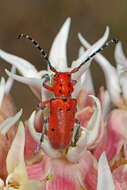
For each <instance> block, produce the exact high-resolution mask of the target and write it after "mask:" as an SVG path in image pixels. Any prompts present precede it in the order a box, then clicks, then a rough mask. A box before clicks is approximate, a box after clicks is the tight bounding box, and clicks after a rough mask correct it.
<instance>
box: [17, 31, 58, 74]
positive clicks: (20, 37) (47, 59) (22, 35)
mask: <svg viewBox="0 0 127 190" xmlns="http://www.w3.org/2000/svg"><path fill="white" fill-rule="evenodd" d="M22 38H26V39H28V40H30V41H32V43H33V44H34V46H35V47H36V48H38V49H39V51H40V53H41V54H42V55H43V57H44V59H45V60H46V61H47V62H48V65H49V67H50V69H51V70H52V71H53V72H55V69H54V67H53V66H52V65H51V63H50V61H49V58H48V55H47V54H46V53H45V52H44V50H43V49H42V48H41V47H40V45H39V43H37V42H36V41H35V40H33V39H32V38H31V37H30V36H29V35H28V34H19V35H18V37H17V39H22Z"/></svg>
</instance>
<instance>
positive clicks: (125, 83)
mask: <svg viewBox="0 0 127 190" xmlns="http://www.w3.org/2000/svg"><path fill="white" fill-rule="evenodd" d="M121 84H122V85H121V88H122V91H123V97H124V99H125V102H126V103H127V73H125V74H124V79H123V80H122V82H121Z"/></svg>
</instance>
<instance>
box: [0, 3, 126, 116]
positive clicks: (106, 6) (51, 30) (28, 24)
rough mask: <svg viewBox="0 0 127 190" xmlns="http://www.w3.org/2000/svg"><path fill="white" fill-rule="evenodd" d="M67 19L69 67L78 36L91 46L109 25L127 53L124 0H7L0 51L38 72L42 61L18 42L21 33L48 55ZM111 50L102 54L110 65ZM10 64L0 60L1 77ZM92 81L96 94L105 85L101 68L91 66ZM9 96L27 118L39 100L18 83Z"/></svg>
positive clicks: (2, 7) (0, 8)
mask: <svg viewBox="0 0 127 190" xmlns="http://www.w3.org/2000/svg"><path fill="white" fill-rule="evenodd" d="M67 17H71V19H72V24H71V31H70V36H69V40H68V64H69V65H70V64H71V62H72V60H75V59H76V58H77V55H78V50H79V47H80V43H79V41H78V38H77V33H78V32H81V34H82V35H83V36H84V37H85V38H86V39H87V40H88V41H89V42H90V43H94V42H95V41H96V40H98V39H99V38H100V37H101V36H102V35H103V34H104V31H105V28H106V25H109V26H110V31H111V32H110V39H111V38H118V39H120V40H121V41H122V42H123V48H124V51H125V53H126V48H127V24H126V23H127V21H126V17H127V1H126V0H122V1H120V0H110V1H105V0H96V1H92V0H45V1H44V0H36V1H35V0H21V1H17V0H11V1H10V0H6V1H1V4H0V26H1V27H0V48H1V49H3V50H5V51H7V52H9V53H12V54H15V55H17V56H20V57H23V58H25V59H26V60H28V61H30V62H31V63H33V64H34V65H35V66H36V68H37V69H38V70H42V69H44V68H45V69H46V64H45V62H43V61H42V59H41V56H40V54H39V52H38V50H36V48H33V46H32V44H31V43H30V42H28V41H26V40H17V39H16V36H17V35H18V34H20V33H28V34H30V35H31V36H32V37H33V38H34V39H36V40H37V41H38V42H39V44H40V46H41V47H42V48H43V49H44V50H45V51H46V52H47V53H48V52H49V50H50V47H51V44H52V41H53V39H54V37H55V36H56V34H57V32H58V31H59V29H60V27H61V26H62V24H63V23H64V21H65V20H66V18H67ZM113 51H114V47H113V46H112V47H110V48H107V49H105V51H104V52H103V54H104V55H105V56H106V58H107V59H109V61H111V62H112V64H114V63H115V61H114V53H113ZM5 67H6V68H8V69H10V65H9V64H7V63H6V62H4V61H3V60H0V75H1V76H5V78H7V76H6V75H5V72H4V69H5ZM92 72H93V80H94V84H95V88H96V91H97V92H98V88H99V86H101V85H104V77H103V73H102V71H101V69H100V68H99V66H98V65H97V64H96V63H95V64H92ZM11 94H12V96H13V99H14V101H15V103H16V106H17V110H19V109H20V108H21V107H22V108H23V110H24V114H23V118H24V119H27V118H28V117H29V115H30V113H31V112H32V111H33V110H34V109H36V105H37V104H38V103H39V100H37V98H36V97H35V96H34V95H33V94H32V92H31V90H30V89H29V88H28V87H27V86H25V85H23V84H21V83H18V82H16V81H15V82H14V86H13V88H12V90H11Z"/></svg>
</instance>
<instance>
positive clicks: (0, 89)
mask: <svg viewBox="0 0 127 190" xmlns="http://www.w3.org/2000/svg"><path fill="white" fill-rule="evenodd" d="M4 94H5V79H4V78H3V77H1V81H0V107H1V106H2V101H3V98H4Z"/></svg>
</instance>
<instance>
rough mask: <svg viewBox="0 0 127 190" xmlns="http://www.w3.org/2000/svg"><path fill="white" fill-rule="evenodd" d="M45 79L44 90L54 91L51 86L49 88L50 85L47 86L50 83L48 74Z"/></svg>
mask: <svg viewBox="0 0 127 190" xmlns="http://www.w3.org/2000/svg"><path fill="white" fill-rule="evenodd" d="M43 78H45V80H44V82H43V83H42V86H43V87H44V88H46V89H47V90H50V91H53V88H52V87H51V86H49V85H47V84H46V83H47V82H48V81H50V77H49V75H48V74H45V75H44V76H43V77H42V79H43Z"/></svg>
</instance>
